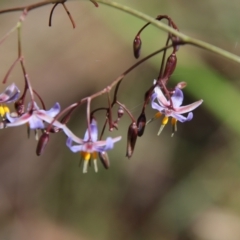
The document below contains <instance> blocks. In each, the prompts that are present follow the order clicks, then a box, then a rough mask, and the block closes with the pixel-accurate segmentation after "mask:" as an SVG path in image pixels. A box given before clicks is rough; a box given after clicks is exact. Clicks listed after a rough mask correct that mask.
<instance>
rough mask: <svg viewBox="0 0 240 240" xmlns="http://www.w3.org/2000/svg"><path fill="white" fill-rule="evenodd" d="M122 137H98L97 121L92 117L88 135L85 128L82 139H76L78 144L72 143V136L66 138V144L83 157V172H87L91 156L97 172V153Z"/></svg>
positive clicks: (103, 150) (110, 147) (111, 146)
mask: <svg viewBox="0 0 240 240" xmlns="http://www.w3.org/2000/svg"><path fill="white" fill-rule="evenodd" d="M121 138H122V137H116V138H111V137H108V138H107V139H106V140H105V141H103V140H100V141H97V139H98V129H97V122H96V121H95V120H94V119H93V120H92V122H91V124H90V136H89V131H88V129H87V131H86V133H85V135H84V138H83V140H81V141H80V139H79V141H78V143H80V144H79V145H72V138H71V137H69V138H68V139H67V142H66V145H67V147H68V148H69V149H70V150H71V151H72V152H74V153H75V152H80V154H81V158H82V159H83V173H87V168H88V165H89V163H90V160H91V158H92V160H93V164H94V169H95V172H98V167H97V155H98V154H97V153H102V152H105V151H107V150H110V149H112V148H113V147H114V143H115V142H118V141H120V140H121Z"/></svg>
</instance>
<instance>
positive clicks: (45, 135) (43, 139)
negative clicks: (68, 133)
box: [36, 132, 49, 156]
mask: <svg viewBox="0 0 240 240" xmlns="http://www.w3.org/2000/svg"><path fill="white" fill-rule="evenodd" d="M48 141H49V133H47V132H44V133H43V134H42V136H41V137H40V139H39V141H38V145H37V149H36V154H37V155H38V156H40V155H41V154H42V153H43V151H44V150H45V147H46V145H47V143H48Z"/></svg>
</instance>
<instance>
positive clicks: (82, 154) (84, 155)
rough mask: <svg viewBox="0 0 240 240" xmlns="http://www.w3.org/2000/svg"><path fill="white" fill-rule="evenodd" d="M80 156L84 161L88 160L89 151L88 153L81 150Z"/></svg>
mask: <svg viewBox="0 0 240 240" xmlns="http://www.w3.org/2000/svg"><path fill="white" fill-rule="evenodd" d="M81 156H82V158H83V160H84V161H89V159H90V157H91V153H89V152H81Z"/></svg>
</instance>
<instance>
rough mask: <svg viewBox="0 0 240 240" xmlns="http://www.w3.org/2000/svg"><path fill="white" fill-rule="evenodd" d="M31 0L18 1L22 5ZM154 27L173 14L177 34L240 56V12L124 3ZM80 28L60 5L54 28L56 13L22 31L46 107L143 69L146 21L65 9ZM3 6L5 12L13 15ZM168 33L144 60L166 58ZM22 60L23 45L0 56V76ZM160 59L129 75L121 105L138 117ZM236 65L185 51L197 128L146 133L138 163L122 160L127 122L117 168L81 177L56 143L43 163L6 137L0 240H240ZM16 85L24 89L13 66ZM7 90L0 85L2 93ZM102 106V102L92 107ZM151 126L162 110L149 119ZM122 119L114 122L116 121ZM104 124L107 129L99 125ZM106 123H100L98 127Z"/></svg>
mask: <svg viewBox="0 0 240 240" xmlns="http://www.w3.org/2000/svg"><path fill="white" fill-rule="evenodd" d="M33 2H35V1H33V0H31V1H30V0H28V1H25V0H22V1H21V5H25V4H30V3H33ZM118 2H119V3H122V4H125V5H128V6H131V7H133V8H136V9H138V10H140V11H142V12H144V13H146V14H148V15H150V16H152V17H156V16H157V15H159V14H167V15H169V16H170V17H171V18H172V19H173V20H174V22H175V23H176V24H177V25H178V27H179V29H180V31H182V32H183V33H185V34H188V35H190V36H193V37H195V38H199V39H201V40H205V41H207V42H210V43H212V44H215V45H217V46H219V47H222V48H223V49H226V50H229V51H231V52H233V53H235V54H238V55H239V54H240V29H239V24H238V23H239V11H240V5H239V1H237V0H232V1H221V0H207V1H206V0H203V1H189V0H172V1H166V0H165V1H154V0H149V1H139V0H132V1H125V0H119V1H118ZM66 4H67V6H68V8H69V11H70V12H71V14H72V16H73V18H74V20H75V22H76V25H77V28H76V29H74V30H73V29H72V26H71V23H70V21H69V19H68V17H67V14H66V13H65V11H64V9H63V8H62V6H61V5H59V6H58V7H57V8H56V10H55V12H54V16H53V24H52V25H53V26H52V27H48V17H49V13H50V10H51V7H52V6H51V5H49V6H46V7H42V8H39V9H37V10H34V11H32V12H30V13H29V15H28V16H27V18H26V21H25V22H24V26H23V39H22V41H23V53H24V56H25V61H26V68H27V71H28V73H29V76H30V79H31V81H32V84H33V87H34V89H36V90H37V91H38V92H39V94H40V95H41V96H42V98H43V99H44V101H45V103H46V105H47V108H50V107H51V106H52V105H53V104H54V103H55V102H56V101H59V102H60V104H61V106H62V107H63V108H64V107H66V106H67V105H69V104H71V103H73V102H75V101H78V100H79V99H81V98H83V97H86V96H87V95H89V94H91V93H94V92H96V91H98V90H100V89H102V88H104V87H106V86H107V84H110V83H111V82H112V81H113V80H114V79H115V78H116V77H117V76H118V75H120V74H121V73H122V72H123V71H125V70H126V69H127V68H128V67H130V66H131V65H132V64H134V63H135V62H136V60H135V59H134V57H133V54H132V41H133V38H134V36H135V34H136V33H137V32H138V30H139V29H140V28H141V27H142V26H143V24H144V22H143V21H142V20H139V19H136V18H135V17H133V16H130V15H127V14H126V13H122V12H120V11H119V10H115V9H113V8H110V7H107V6H104V5H100V7H99V8H95V7H94V6H93V4H92V3H91V2H88V1H68V2H67V3H66ZM19 5H20V3H19V1H17V0H15V1H14V0H8V1H4V0H2V1H1V2H0V8H1V9H4V8H8V7H16V6H19ZM19 16H20V13H9V14H4V15H0V19H1V20H0V21H1V28H0V36H3V35H4V34H5V33H6V32H7V31H9V29H11V28H12V27H13V26H15V24H16V22H17V21H18V18H19ZM165 39H166V33H164V32H162V31H161V30H159V29H157V28H155V27H153V26H150V27H148V28H147V29H146V30H145V31H144V32H143V34H142V41H143V46H142V55H141V56H142V57H143V56H146V55H147V54H149V53H151V52H152V51H154V50H156V49H159V48H161V47H162V44H163V43H164V42H165ZM16 58H17V34H16V33H13V34H11V36H10V37H9V38H8V39H7V41H6V42H4V43H3V44H2V45H1V46H0V66H1V68H0V77H1V79H3V78H4V76H5V74H6V72H7V70H8V69H9V67H10V66H11V64H12V63H13V61H14V60H15V59H16ZM160 61H161V56H156V57H154V58H152V59H151V60H149V61H148V62H145V63H144V64H142V65H141V66H140V67H138V68H137V69H135V70H134V71H132V72H131V73H130V74H129V75H127V76H126V78H125V80H124V82H123V84H122V86H121V89H120V95H119V96H120V100H121V101H122V102H123V103H124V104H125V105H126V106H127V107H128V108H130V109H131V110H132V112H133V114H134V116H136V117H137V116H138V115H139V113H140V111H141V108H140V106H141V104H142V102H143V96H144V93H145V91H146V89H147V88H149V87H150V86H151V85H152V81H153V79H154V78H156V77H157V75H158V71H159V64H160ZM239 76H240V73H239V65H238V64H237V63H234V62H231V61H228V60H226V59H224V58H222V57H220V56H218V55H215V54H211V53H208V52H206V51H204V50H201V49H197V48H195V47H193V46H183V47H181V48H180V51H179V52H178V65H177V69H176V71H175V72H174V74H173V76H172V78H171V81H170V82H172V84H174V83H176V82H179V81H186V82H187V83H188V87H187V88H186V89H184V91H185V104H188V103H191V102H193V101H196V100H198V99H203V100H204V103H203V104H202V105H201V106H200V107H199V108H198V109H197V110H195V111H194V119H193V120H192V121H191V122H188V123H185V124H179V125H178V132H177V134H176V135H175V136H174V138H171V128H170V126H167V127H166V128H165V129H164V131H163V133H162V134H161V136H160V137H157V135H156V133H157V131H158V128H159V125H160V122H159V121H154V122H153V123H152V124H150V125H149V126H148V127H147V129H146V131H145V134H144V136H143V137H142V138H139V139H138V141H137V145H136V148H135V152H134V155H133V157H132V158H131V159H130V160H129V159H127V158H126V157H125V153H126V135H127V128H128V125H129V124H130V120H129V119H128V118H127V117H126V116H125V117H124V118H123V119H122V120H121V122H120V125H119V130H118V132H114V133H113V134H112V136H116V135H121V136H122V137H123V140H122V141H121V142H120V143H117V144H116V145H115V148H114V150H113V151H110V152H109V156H110V158H111V167H110V169H109V170H105V169H104V168H103V167H102V166H99V172H98V173H97V174H95V173H94V170H93V168H90V169H89V172H88V174H82V167H80V168H79V167H78V161H79V158H80V157H79V155H78V154H73V153H71V152H70V151H69V150H68V149H67V148H66V147H65V136H64V135H63V134H61V133H60V134H55V135H53V136H52V137H51V142H50V144H49V146H48V147H47V149H46V152H45V153H44V155H42V156H41V157H37V156H36V155H35V148H36V141H35V140H34V136H33V134H32V136H31V138H30V139H27V132H26V131H27V130H26V127H24V126H22V127H19V128H12V129H4V130H2V131H1V158H0V239H3V240H5V239H9V240H12V239H17V240H21V239H23V240H28V239H29V240H33V239H34V240H38V239H44V240H48V239H51V240H53V239H56V240H59V239H60V240H61V239H64V240H65V239H68V240H73V239H89V240H91V239H97V240H112V239H117V240H118V239H137V240H142V239H143V240H145V239H161V240H175V239H176V240H193V239H196V240H226V239H228V240H235V239H236V240H239V239H240V192H238V191H239V188H240V177H239V173H240V157H239V154H240V149H239V135H240V115H239V113H238V111H239V110H238V104H239V103H240V95H239V91H240V89H239V88H240V84H239ZM8 82H9V83H11V82H15V83H17V84H18V85H19V86H21V88H23V76H22V73H21V69H20V67H19V66H17V67H16V68H15V69H14V71H13V72H12V73H11V75H10V77H9V79H8ZM4 88H5V86H2V88H1V89H2V90H3V89H4ZM105 104H106V96H103V97H101V99H98V100H97V101H96V100H95V101H93V106H92V107H97V106H102V105H105ZM147 113H148V118H150V117H152V116H153V114H154V111H152V110H151V109H149V110H148V111H147ZM115 114H116V113H115ZM98 119H102V120H103V119H104V115H103V114H101V113H100V114H98ZM101 122H102V121H99V125H101ZM69 126H70V128H71V129H72V130H73V131H74V132H76V134H77V135H79V136H80V137H81V136H83V134H84V132H85V128H86V119H85V106H83V107H81V108H79V110H77V111H76V113H75V115H74V117H73V118H72V120H71V122H70V125H69Z"/></svg>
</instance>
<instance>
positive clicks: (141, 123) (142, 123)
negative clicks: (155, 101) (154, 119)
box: [137, 113, 147, 137]
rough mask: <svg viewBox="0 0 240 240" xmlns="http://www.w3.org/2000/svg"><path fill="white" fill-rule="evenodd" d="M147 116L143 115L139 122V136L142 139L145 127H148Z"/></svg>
mask: <svg viewBox="0 0 240 240" xmlns="http://www.w3.org/2000/svg"><path fill="white" fill-rule="evenodd" d="M146 121H147V120H146V115H145V113H141V114H140V116H139V117H138V120H137V127H138V136H139V137H141V136H142V135H143V133H144V130H145V126H146Z"/></svg>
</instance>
